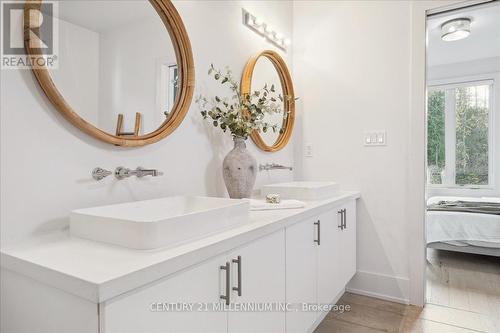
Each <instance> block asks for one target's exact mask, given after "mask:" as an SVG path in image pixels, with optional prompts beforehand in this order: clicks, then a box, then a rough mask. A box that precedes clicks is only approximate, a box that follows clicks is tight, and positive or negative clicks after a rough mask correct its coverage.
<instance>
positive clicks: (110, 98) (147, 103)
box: [99, 3, 176, 134]
mask: <svg viewBox="0 0 500 333" xmlns="http://www.w3.org/2000/svg"><path fill="white" fill-rule="evenodd" d="M144 4H145V5H146V6H149V4H148V3H144ZM151 10H154V9H153V8H151ZM166 32H167V31H166V29H165V26H164V25H163V22H162V20H161V19H160V17H156V18H146V19H140V20H138V21H134V22H132V23H130V24H127V25H126V26H119V27H114V28H112V29H109V30H105V31H102V32H100V34H99V37H100V39H99V42H100V60H101V67H100V80H101V85H102V89H100V98H99V102H100V105H99V128H101V129H103V130H105V131H107V132H110V133H114V131H115V129H116V121H117V117H118V114H119V113H121V114H123V116H124V124H123V128H122V131H124V132H133V131H134V125H135V113H136V112H140V113H141V116H142V117H141V128H140V133H141V134H146V133H151V132H153V131H155V130H156V129H157V128H158V127H159V126H160V125H161V124H162V123H163V122H164V121H165V115H164V114H163V112H164V111H171V110H166V109H165V108H163V110H162V109H161V108H160V105H159V103H158V101H157V97H158V96H157V94H158V93H159V87H158V85H159V81H160V78H159V66H160V61H164V62H165V63H176V58H175V51H174V48H173V45H172V42H171V40H170V36H169V35H168V33H166ZM131 41H133V42H131ZM165 85H166V86H168V83H167V84H165Z"/></svg>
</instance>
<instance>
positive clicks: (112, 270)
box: [1, 192, 359, 333]
mask: <svg viewBox="0 0 500 333" xmlns="http://www.w3.org/2000/svg"><path fill="white" fill-rule="evenodd" d="M357 198H359V193H357V192H338V193H337V194H336V195H334V196H333V197H330V198H328V199H324V200H320V201H308V202H306V206H305V207H304V208H300V209H288V210H268V211H250V212H249V216H248V221H247V222H246V223H240V224H237V225H235V226H233V227H231V228H229V229H225V230H223V231H220V232H217V233H213V234H210V235H209V236H207V237H202V238H197V239H196V240H193V241H188V242H184V243H180V244H177V245H175V246H173V247H167V248H157V249H151V250H138V249H132V248H127V247H124V246H118V245H111V244H107V243H104V242H98V241H92V240H87V239H84V238H80V237H74V236H71V235H70V234H69V232H68V231H67V230H66V231H61V232H53V233H47V234H44V235H40V236H38V237H37V238H34V239H31V240H28V241H26V242H25V243H23V244H19V245H16V246H15V247H12V248H8V249H5V250H2V256H1V265H2V284H3V285H2V290H3V292H4V295H3V296H2V304H1V311H2V318H3V319H4V320H3V321H2V323H1V330H2V332H16V333H22V332H27V333H32V332H37V333H63V332H64V333H67V332H71V333H128V332H129V333H139V332H162V333H164V332H172V333H183V332H189V333H195V332H203V333H209V332H217V333H222V332H234V333H244V332H269V333H279V332H287V333H292V332H293V333H295V332H297V333H299V332H300V333H305V332H312V331H313V330H314V328H315V327H316V326H317V325H318V324H319V323H320V322H321V320H322V319H323V318H324V316H325V315H326V314H327V311H326V310H327V309H326V308H325V309H320V308H318V307H315V306H313V305H316V304H320V305H328V304H334V303H335V302H336V301H337V300H338V298H339V297H340V296H341V295H342V294H343V292H344V291H345V286H346V284H347V283H348V281H349V280H350V279H351V278H352V276H353V275H354V274H355V272H356V199H357ZM307 305H310V306H308V308H307V309H305V308H304V307H306V306H307ZM304 310H305V311H304Z"/></svg>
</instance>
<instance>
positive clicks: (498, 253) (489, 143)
mask: <svg viewBox="0 0 500 333" xmlns="http://www.w3.org/2000/svg"><path fill="white" fill-rule="evenodd" d="M427 40H428V44H427V185H426V201H427V211H426V222H425V223H426V242H427V249H426V256H427V272H426V279H427V283H426V307H433V308H435V309H436V310H438V311H439V312H440V313H442V314H443V315H445V316H449V317H450V318H471V320H472V321H474V320H477V325H476V326H474V328H475V329H476V330H477V331H490V329H491V328H485V327H483V326H482V325H484V321H483V320H481V319H480V318H481V317H482V316H483V317H486V318H489V319H491V320H492V322H495V323H496V324H497V327H496V328H497V329H498V331H499V332H500V319H498V318H500V2H499V1H493V2H490V3H486V4H481V5H476V6H468V7H466V8H462V9H457V10H453V11H447V12H444V13H439V14H435V15H431V16H428V18H427ZM495 318H496V319H495ZM450 320H451V319H450ZM451 324H452V323H451Z"/></svg>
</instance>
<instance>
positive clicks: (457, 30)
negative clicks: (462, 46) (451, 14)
mask: <svg viewBox="0 0 500 333" xmlns="http://www.w3.org/2000/svg"><path fill="white" fill-rule="evenodd" d="M470 22H471V20H470V19H468V18H456V19H453V20H449V21H446V22H444V23H443V24H441V39H442V40H444V41H446V42H451V41H456V40H460V39H464V38H467V37H468V36H469V35H470Z"/></svg>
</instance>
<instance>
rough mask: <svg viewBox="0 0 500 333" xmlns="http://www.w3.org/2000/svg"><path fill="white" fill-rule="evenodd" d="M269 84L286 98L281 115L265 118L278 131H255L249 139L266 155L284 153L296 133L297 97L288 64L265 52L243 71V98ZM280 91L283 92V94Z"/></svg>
mask: <svg viewBox="0 0 500 333" xmlns="http://www.w3.org/2000/svg"><path fill="white" fill-rule="evenodd" d="M265 84H267V85H268V86H271V85H274V86H275V87H276V89H277V92H278V93H279V94H280V95H281V96H283V101H282V102H281V101H278V102H279V103H283V105H282V107H281V110H282V113H278V114H273V115H266V116H265V120H264V121H265V122H267V123H275V124H278V125H279V127H280V128H279V130H278V131H267V132H266V133H264V132H259V131H256V130H255V131H253V132H252V133H251V134H250V137H251V138H252V140H253V141H254V142H255V144H256V145H257V147H259V148H260V149H262V150H264V151H267V152H274V151H278V150H280V149H283V148H284V147H285V146H286V145H287V143H288V141H289V140H290V136H291V135H292V131H293V124H294V120H295V94H294V91H293V83H292V78H291V76H290V72H289V71H288V67H287V66H286V63H285V60H283V58H282V57H281V56H280V55H279V54H278V53H276V52H275V51H271V50H265V51H262V52H259V53H258V54H256V55H254V56H253V57H251V58H250V59H249V60H248V62H247V64H246V66H245V69H244V70H243V75H242V78H241V95H242V96H244V95H248V94H251V92H252V85H253V86H254V87H261V86H264V85H265ZM280 89H281V91H280Z"/></svg>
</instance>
